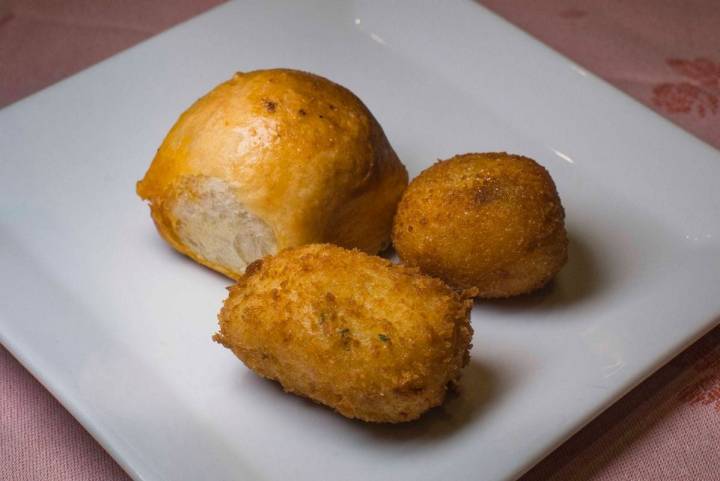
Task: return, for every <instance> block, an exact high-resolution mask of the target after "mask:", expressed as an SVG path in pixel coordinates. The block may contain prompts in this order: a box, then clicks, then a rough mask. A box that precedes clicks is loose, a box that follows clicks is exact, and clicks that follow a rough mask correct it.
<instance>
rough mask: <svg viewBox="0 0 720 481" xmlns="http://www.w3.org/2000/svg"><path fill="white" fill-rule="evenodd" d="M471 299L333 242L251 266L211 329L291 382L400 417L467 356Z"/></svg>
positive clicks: (436, 395) (357, 410) (313, 395)
mask: <svg viewBox="0 0 720 481" xmlns="http://www.w3.org/2000/svg"><path fill="white" fill-rule="evenodd" d="M471 307H472V300H471V299H469V298H468V296H467V295H465V294H464V293H458V292H456V291H455V290H453V289H451V288H450V287H448V286H447V285H445V284H444V283H443V282H442V281H440V280H439V279H435V278H432V277H429V276H425V275H423V274H421V273H420V272H419V271H418V270H417V269H413V268H408V267H404V266H399V265H396V264H392V263H391V262H389V261H387V260H385V259H382V258H380V257H375V256H370V255H367V254H365V253H362V252H359V251H357V250H347V249H343V248H341V247H337V246H333V245H329V244H312V245H307V246H303V247H298V248H295V249H289V250H285V251H283V252H280V253H279V254H277V255H276V256H269V257H265V258H264V259H262V260H260V261H256V262H255V263H253V264H251V265H250V266H248V268H247V271H246V272H245V275H244V276H243V277H241V278H240V280H239V281H238V283H237V285H235V286H234V287H232V288H230V295H229V297H228V298H227V300H226V301H225V304H224V306H223V308H222V310H221V311H220V314H219V320H220V331H219V332H218V333H217V334H216V335H215V337H214V339H215V340H216V341H217V342H219V343H221V344H223V345H224V346H225V347H227V348H229V349H231V350H232V351H233V352H234V353H235V355H236V356H237V357H238V358H240V360H241V361H242V362H243V363H245V365H246V366H247V367H249V368H250V369H252V370H253V371H255V372H256V373H257V374H259V375H260V376H263V377H265V378H268V379H273V380H276V381H278V382H280V384H281V385H282V387H283V388H284V389H285V390H286V391H287V392H291V393H294V394H298V395H300V396H305V397H307V398H310V399H312V400H314V401H316V402H318V403H322V404H325V405H327V406H330V407H332V408H334V409H335V410H336V411H337V412H339V413H340V414H342V415H343V416H347V417H349V418H358V419H361V420H363V421H369V422H388V423H398V422H403V421H410V420H412V419H416V418H418V417H419V416H420V415H421V414H422V413H423V412H425V411H427V410H428V409H430V408H432V407H433V406H438V405H440V404H441V403H442V402H443V400H444V398H445V393H446V390H447V387H448V384H449V383H451V382H454V381H456V380H457V379H458V377H459V375H460V370H461V368H462V367H463V366H465V364H466V363H467V362H468V357H469V354H468V351H469V348H470V347H471V345H470V340H471V338H472V333H473V331H472V328H471V327H470V323H469V314H470V309H471Z"/></svg>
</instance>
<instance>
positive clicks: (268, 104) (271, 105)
mask: <svg viewBox="0 0 720 481" xmlns="http://www.w3.org/2000/svg"><path fill="white" fill-rule="evenodd" d="M263 105H264V106H265V110H267V111H268V112H270V113H273V112H275V109H276V108H277V103H275V102H273V101H272V100H269V99H263Z"/></svg>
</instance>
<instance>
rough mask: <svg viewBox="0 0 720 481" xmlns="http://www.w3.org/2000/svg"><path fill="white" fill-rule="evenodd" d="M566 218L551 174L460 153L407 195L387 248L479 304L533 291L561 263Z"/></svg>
mask: <svg viewBox="0 0 720 481" xmlns="http://www.w3.org/2000/svg"><path fill="white" fill-rule="evenodd" d="M564 218H565V213H564V210H563V207H562V204H561V203H560V197H559V196H558V193H557V190H556V189H555V184H554V183H553V180H552V178H551V177H550V174H548V172H547V170H545V169H544V168H543V167H542V166H541V165H539V164H538V163H537V162H535V161H534V160H532V159H530V158H527V157H523V156H519V155H510V154H507V153H504V152H500V153H485V154H464V155H458V156H455V157H453V158H451V159H448V160H444V161H440V162H438V163H436V164H435V165H433V166H432V167H430V168H428V169H426V170H425V171H423V172H422V173H421V174H420V175H419V176H418V177H417V178H415V179H414V180H413V181H412V182H411V183H410V185H409V186H408V188H407V190H406V191H405V193H404V195H403V197H402V199H401V201H400V204H399V206H398V210H397V213H396V216H395V221H394V225H393V244H394V246H395V249H396V251H397V253H398V255H399V257H400V259H402V261H403V262H404V263H406V264H408V265H410V266H417V267H419V268H420V269H421V270H422V271H423V272H425V273H427V274H430V275H433V276H436V277H439V278H441V279H444V280H445V281H446V282H448V283H449V284H451V285H453V286H457V287H461V288H470V287H474V288H477V289H478V296H479V297H484V298H497V297H509V296H514V295H518V294H523V293H527V292H530V291H533V290H535V289H538V288H540V287H542V286H543V285H545V284H546V283H547V282H548V281H550V280H551V279H552V278H553V277H554V276H555V274H557V272H558V271H559V270H560V268H561V267H562V266H563V264H565V262H566V260H567V246H568V240H567V234H566V232H565V224H564Z"/></svg>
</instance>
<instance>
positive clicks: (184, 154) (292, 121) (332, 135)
mask: <svg viewBox="0 0 720 481" xmlns="http://www.w3.org/2000/svg"><path fill="white" fill-rule="evenodd" d="M206 179H219V180H221V181H223V182H225V183H226V184H227V186H229V188H230V190H231V191H232V192H233V193H234V195H235V196H236V197H237V200H238V201H239V202H241V204H242V206H244V208H245V209H246V210H247V211H248V212H249V213H250V214H252V215H253V216H256V217H257V218H259V219H260V220H261V221H263V222H264V223H265V224H266V225H267V226H268V227H269V229H270V230H271V231H272V233H273V234H274V239H275V242H276V250H281V249H283V248H286V247H291V246H297V245H302V244H306V243H311V242H332V243H336V244H338V245H341V246H346V247H357V248H359V249H361V250H363V251H366V252H369V253H376V252H378V251H379V250H381V249H382V248H384V247H385V246H387V245H388V243H389V237H390V230H391V226H392V218H393V215H394V213H395V208H396V206H397V202H398V201H399V199H400V196H401V194H402V191H403V190H404V189H405V187H406V185H407V172H406V170H405V167H404V166H403V165H402V163H401V162H400V160H399V159H398V158H397V156H396V155H395V152H394V151H393V149H392V147H391V146H390V144H389V142H388V141H387V138H386V137H385V134H384V133H383V131H382V128H381V127H380V125H379V124H378V122H377V121H376V120H375V118H374V117H373V116H372V114H371V113H370V112H369V111H368V109H367V108H366V107H365V105H363V103H362V102H361V101H360V100H359V99H358V98H357V97H356V96H355V95H353V94H352V93H351V92H350V91H349V90H347V89H346V88H344V87H342V86H340V85H337V84H335V83H333V82H331V81H329V80H327V79H325V78H322V77H319V76H317V75H313V74H310V73H306V72H300V71H297V70H287V69H273V70H258V71H254V72H249V73H237V74H236V75H234V76H233V77H232V79H230V80H228V81H227V82H225V83H222V84H220V85H218V86H217V87H216V88H214V89H213V90H212V91H211V92H210V93H208V94H207V95H205V96H204V97H202V98H201V99H199V100H198V101H197V102H195V103H194V104H193V105H192V106H191V107H190V108H189V109H188V110H187V111H185V112H184V113H183V114H182V115H181V116H180V118H179V119H178V121H177V122H176V123H175V125H174V126H173V128H172V129H171V130H170V132H169V133H168V135H167V137H166V138H165V140H164V141H163V143H162V145H161V146H160V148H159V150H158V152H157V155H156V156H155V159H154V160H153V162H152V165H151V166H150V168H149V170H148V172H147V173H146V175H145V178H144V179H142V180H141V181H140V182H138V185H137V192H138V194H139V195H140V197H142V198H143V199H145V200H148V201H149V203H150V208H151V212H152V217H153V219H154V221H155V225H156V226H157V229H158V231H159V232H160V234H161V235H162V236H163V237H164V238H165V239H166V240H167V241H168V242H169V243H170V244H171V245H172V246H173V247H174V248H176V249H177V250H179V251H180V252H182V253H184V254H186V255H188V256H190V257H192V258H193V259H195V260H196V261H198V262H200V263H202V264H205V265H207V266H208V267H211V268H213V269H215V270H218V271H220V272H222V273H224V274H226V275H228V276H229V277H232V278H238V277H239V276H240V275H241V274H242V270H239V269H237V268H236V267H232V266H229V265H227V264H223V263H218V262H213V260H212V259H208V258H206V256H203V255H202V254H201V253H200V252H199V251H198V249H194V248H193V247H192V246H191V245H188V242H184V241H183V239H182V236H181V235H179V234H178V229H179V228H180V227H181V225H182V219H179V218H178V215H177V213H176V211H175V210H174V208H175V206H176V199H177V198H178V196H179V195H181V194H182V192H183V189H184V188H185V187H186V186H187V185H188V182H193V181H198V182H202V181H204V180H206Z"/></svg>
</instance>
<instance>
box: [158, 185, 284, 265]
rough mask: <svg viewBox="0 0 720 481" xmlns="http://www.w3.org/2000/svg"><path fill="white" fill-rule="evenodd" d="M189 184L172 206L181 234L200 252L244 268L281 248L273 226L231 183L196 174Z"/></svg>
mask: <svg viewBox="0 0 720 481" xmlns="http://www.w3.org/2000/svg"><path fill="white" fill-rule="evenodd" d="M185 185H186V189H185V190H183V191H182V193H181V194H180V195H179V196H178V197H177V198H176V199H175V202H174V204H173V205H172V207H171V208H172V213H173V216H174V217H175V218H176V220H177V235H178V238H179V239H180V241H181V242H183V243H184V244H186V245H188V246H190V247H191V248H192V249H193V250H194V251H195V252H196V253H197V254H198V255H200V256H202V257H204V258H205V259H206V260H208V261H210V262H213V263H215V264H220V265H224V266H228V267H230V268H231V269H232V270H234V271H235V272H243V271H244V270H245V267H247V265H248V264H250V263H252V262H253V261H255V260H257V259H259V258H261V257H263V256H265V255H268V254H275V253H276V252H277V243H276V240H275V235H274V234H273V232H272V230H271V229H270V227H269V226H268V225H267V224H266V223H265V222H264V221H263V220H262V219H260V218H259V217H258V216H256V215H254V214H253V213H251V212H249V211H248V210H247V209H246V208H245V206H244V205H243V203H242V202H241V201H239V200H238V198H237V196H236V195H235V193H234V192H233V186H232V185H231V184H229V183H228V182H226V181H224V180H222V179H219V178H216V177H205V176H193V177H191V178H186V179H185Z"/></svg>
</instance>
